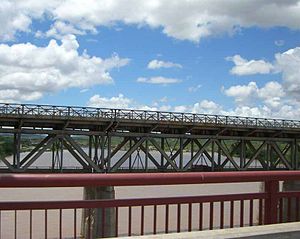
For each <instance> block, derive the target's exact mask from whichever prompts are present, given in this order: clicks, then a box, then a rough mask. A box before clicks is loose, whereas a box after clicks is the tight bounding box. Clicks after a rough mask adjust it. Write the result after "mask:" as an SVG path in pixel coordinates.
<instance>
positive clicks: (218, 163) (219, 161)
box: [217, 146, 222, 170]
mask: <svg viewBox="0 0 300 239" xmlns="http://www.w3.org/2000/svg"><path fill="white" fill-rule="evenodd" d="M221 164H222V149H221V147H220V146H218V162H217V166H218V169H219V170H221Z"/></svg>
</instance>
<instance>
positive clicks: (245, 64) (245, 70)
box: [226, 55, 274, 76]
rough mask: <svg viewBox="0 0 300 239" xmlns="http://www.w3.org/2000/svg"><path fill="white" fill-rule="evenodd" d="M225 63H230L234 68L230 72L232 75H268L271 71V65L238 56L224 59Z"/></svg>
mask: <svg viewBox="0 0 300 239" xmlns="http://www.w3.org/2000/svg"><path fill="white" fill-rule="evenodd" d="M226 60H227V61H232V62H233V63H234V64H235V66H234V67H233V68H232V69H231V70H230V73H231V74H233V75H240V76H242V75H253V74H269V73H270V72H271V71H272V70H273V68H274V67H273V65H272V64H271V63H269V62H266V61H264V60H250V61H248V60H246V59H244V58H242V57H241V56H240V55H235V56H232V57H226Z"/></svg>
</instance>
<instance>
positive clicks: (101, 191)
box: [81, 186, 116, 238]
mask: <svg viewBox="0 0 300 239" xmlns="http://www.w3.org/2000/svg"><path fill="white" fill-rule="evenodd" d="M83 198H84V199H85V200H95V199H114V198H115V190H114V187H111V186H108V187H85V188H84V191H83ZM90 212H91V215H90V218H89V210H88V209H83V211H82V221H81V235H82V237H83V238H89V237H88V236H89V235H90V236H91V238H101V237H102V235H103V232H102V228H104V237H114V236H115V228H116V227H115V226H116V209H115V208H106V209H105V211H104V213H105V216H104V227H102V224H103V223H102V209H101V208H95V209H91V210H90ZM89 220H90V221H89ZM89 225H90V228H89Z"/></svg>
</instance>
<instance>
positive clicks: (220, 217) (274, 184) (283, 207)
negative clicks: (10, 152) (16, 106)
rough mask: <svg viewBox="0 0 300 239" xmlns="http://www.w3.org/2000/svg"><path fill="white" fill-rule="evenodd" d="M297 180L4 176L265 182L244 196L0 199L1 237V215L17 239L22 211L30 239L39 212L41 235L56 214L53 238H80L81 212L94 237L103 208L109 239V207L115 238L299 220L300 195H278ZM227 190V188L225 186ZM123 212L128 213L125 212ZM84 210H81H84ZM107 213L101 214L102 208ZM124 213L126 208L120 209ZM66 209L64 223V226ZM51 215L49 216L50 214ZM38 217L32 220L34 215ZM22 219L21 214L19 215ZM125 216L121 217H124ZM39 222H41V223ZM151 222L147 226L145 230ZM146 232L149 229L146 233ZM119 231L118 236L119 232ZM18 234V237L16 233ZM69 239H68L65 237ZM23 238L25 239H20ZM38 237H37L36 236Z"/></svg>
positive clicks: (63, 181) (7, 182) (12, 181)
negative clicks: (286, 183)
mask: <svg viewBox="0 0 300 239" xmlns="http://www.w3.org/2000/svg"><path fill="white" fill-rule="evenodd" d="M288 180H300V172H299V171H279V172H274V171H273V172H261V171H260V172H224V173H223V172H216V173H210V172H205V173H167V174H162V173H155V174H150V173H149V174H92V175H91V174H17V175H15V174H3V175H0V188H20V187H83V186H89V187H91V186H138V185H174V184H206V183H224V184H225V183H233V182H264V184H265V185H264V186H265V187H264V191H263V192H256V193H243V194H240V193H239V194H222V195H203V196H184V197H182V196H181V197H156V198H136V199H109V200H73V201H9V202H7V201H1V202H0V238H6V237H1V235H2V234H3V235H6V234H5V230H6V229H7V228H5V227H2V226H1V225H2V223H3V217H2V214H3V213H4V212H7V211H11V212H12V214H13V215H12V224H14V225H12V227H13V233H12V235H11V236H12V238H20V237H19V235H20V232H19V230H18V222H19V221H20V220H19V215H20V214H21V212H24V211H26V212H27V213H28V214H27V216H26V218H27V219H26V220H27V224H28V228H29V232H28V237H29V238H33V234H34V229H33V228H34V220H33V215H35V213H37V212H39V213H40V214H41V213H42V214H43V215H42V216H41V215H40V216H39V223H40V225H42V226H43V227H44V233H43V237H45V238H49V225H51V222H50V219H49V218H50V216H51V217H52V218H53V211H54V210H56V211H57V214H56V216H57V217H56V219H54V220H55V221H56V224H57V235H56V237H58V238H64V237H65V236H66V235H64V234H63V233H64V228H65V227H68V228H72V236H73V237H74V238H78V237H79V233H80V228H79V222H80V217H79V216H80V214H81V213H82V212H85V215H86V217H85V219H86V224H87V225H86V228H87V229H86V234H85V235H86V237H87V238H94V236H93V233H94V231H93V224H94V223H95V218H93V217H94V216H95V213H94V212H93V210H94V209H95V208H97V209H101V211H100V218H101V220H100V221H101V225H99V228H100V231H101V233H100V234H101V235H100V236H103V237H105V236H107V235H108V232H107V230H108V229H107V227H106V225H107V223H106V221H105V220H107V215H106V214H107V213H108V211H107V209H113V210H114V211H113V213H112V214H111V215H113V217H114V220H113V221H115V222H116V223H115V227H114V228H113V230H112V229H111V228H110V229H109V230H110V232H111V231H113V234H114V235H115V236H119V235H124V234H127V235H129V236H131V235H137V234H139V235H144V234H148V233H152V234H156V233H169V232H173V231H175V232H176V231H177V232H180V231H192V230H204V229H210V230H211V229H215V228H225V227H243V226H252V225H262V224H272V223H278V222H284V221H299V220H300V215H299V203H300V191H297V192H279V182H280V181H288ZM224 186H225V185H224ZM126 208H127V209H126ZM82 209H84V210H82ZM104 209H105V210H104ZM124 209H126V210H124ZM66 211H68V213H69V216H70V215H71V217H70V218H69V221H68V224H67V225H65V224H64V223H63V221H64V216H65V215H66V214H65V212H66ZM50 212H51V213H52V214H51V215H50ZM35 217H36V216H35ZM22 218H23V219H22V220H24V218H25V217H24V216H23V217H22ZM122 218H123V219H122ZM41 221H43V222H41ZM149 224H151V225H150V227H149ZM149 228H150V229H149ZM120 230H121V231H122V232H120ZM18 232H19V234H18ZM68 237H70V235H68ZM21 238H25V237H24V236H22V237H21ZM39 238H40V237H39Z"/></svg>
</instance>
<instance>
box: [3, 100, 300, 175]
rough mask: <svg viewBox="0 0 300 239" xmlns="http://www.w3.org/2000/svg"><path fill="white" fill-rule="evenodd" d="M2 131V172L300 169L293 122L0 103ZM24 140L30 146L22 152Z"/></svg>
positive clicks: (299, 129)
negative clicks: (7, 145)
mask: <svg viewBox="0 0 300 239" xmlns="http://www.w3.org/2000/svg"><path fill="white" fill-rule="evenodd" d="M0 134H1V136H2V137H5V136H7V137H10V138H11V139H13V140H12V144H13V156H12V157H8V158H2V159H1V171H2V172H88V173H91V172H93V173H103V172H105V173H114V172H124V171H125V172H166V171H177V172H183V171H225V170H230V171H245V170H280V169H285V170H297V169H299V167H300V165H299V159H300V154H299V148H300V147H299V141H300V121H298V120H285V119H264V118H251V117H235V116H221V115H207V114H192V113H175V112H159V111H144V110H131V109H107V108H92V107H73V106H52V105H33V104H5V103H2V104H0ZM24 139H30V140H32V141H33V143H32V144H31V145H30V146H28V147H27V148H26V150H25V149H24V147H22V142H23V141H24ZM43 154H46V159H44V161H43V163H39V161H40V158H41V157H42V155H43ZM67 158H68V159H67ZM70 160H71V161H72V160H73V161H74V163H71V164H70ZM66 161H68V164H67V163H66ZM70 165H73V166H70ZM74 165H75V166H74Z"/></svg>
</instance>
